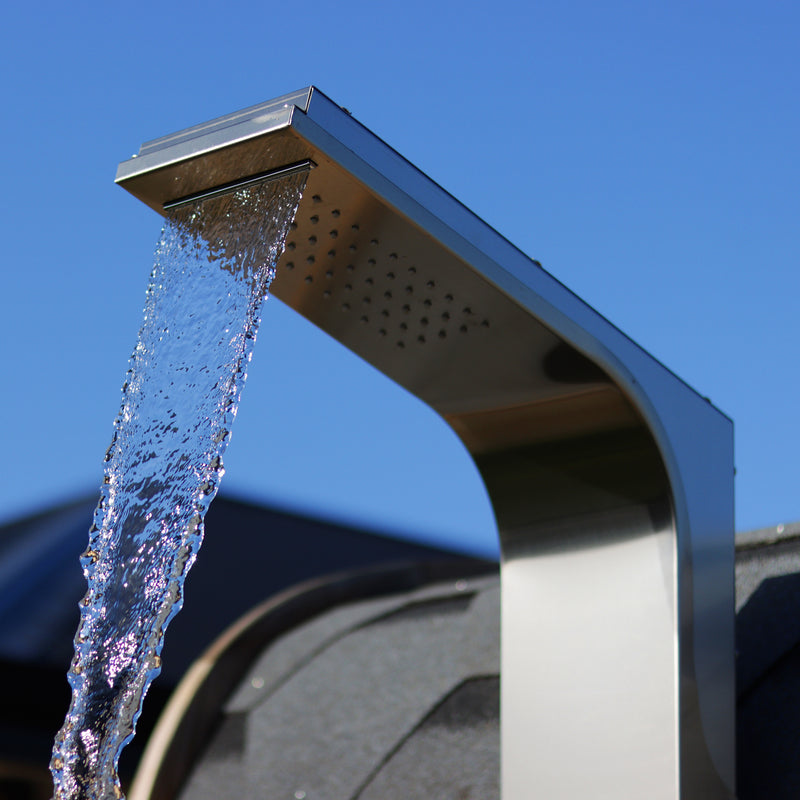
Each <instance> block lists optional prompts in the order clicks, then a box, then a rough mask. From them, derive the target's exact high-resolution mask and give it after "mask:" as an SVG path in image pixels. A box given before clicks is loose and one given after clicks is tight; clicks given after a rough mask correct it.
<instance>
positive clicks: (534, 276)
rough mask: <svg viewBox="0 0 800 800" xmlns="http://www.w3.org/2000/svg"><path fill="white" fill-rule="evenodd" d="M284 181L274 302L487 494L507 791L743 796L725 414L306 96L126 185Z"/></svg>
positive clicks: (293, 97)
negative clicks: (403, 397)
mask: <svg viewBox="0 0 800 800" xmlns="http://www.w3.org/2000/svg"><path fill="white" fill-rule="evenodd" d="M297 170H305V171H307V172H308V177H307V183H306V188H305V192H304V194H303V199H302V200H301V203H300V206H299V208H298V211H297V214H296V218H295V226H294V228H293V230H292V232H291V233H290V236H289V238H288V239H287V242H286V249H285V251H284V253H283V255H282V257H281V259H280V261H279V264H278V271H277V276H276V278H275V281H274V283H273V286H272V290H271V291H272V293H273V294H275V295H276V296H277V297H279V298H280V299H282V300H283V301H284V302H286V303H287V304H288V305H290V306H292V307H293V308H294V309H296V310H297V311H299V312H300V313H301V314H303V315H304V316H305V317H307V318H308V319H309V320H311V321H312V322H313V323H315V324H316V325H317V326H319V327H320V328H322V329H323V330H324V331H326V332H327V333H328V334H330V335H331V336H333V337H334V338H336V339H338V340H339V341H340V342H342V343H343V344H344V345H346V346H347V347H348V348H350V349H351V350H352V351H354V352H355V353H357V354H358V355H359V356H361V357H362V358H363V359H365V360H366V361H368V362H369V363H371V364H373V365H374V366H375V367H377V368H378V369H379V370H381V371H382V372H384V373H385V374H386V375H388V376H389V377H391V378H392V379H394V380H395V381H396V382H397V383H399V384H400V385H401V386H404V387H405V388H406V389H408V390H409V391H410V392H412V393H413V394H415V395H416V396H417V397H419V398H420V399H422V400H423V401H424V402H425V403H427V404H428V405H430V406H431V407H432V408H433V409H435V410H436V411H437V412H438V413H439V414H440V415H441V416H442V417H443V418H444V419H445V420H446V421H447V422H448V423H449V424H450V425H451V426H452V427H453V429H454V430H455V431H456V433H457V434H458V435H459V437H460V438H461V440H462V441H463V442H464V444H465V446H466V448H467V449H468V450H469V452H470V453H471V454H472V457H473V458H474V460H475V462H476V464H477V466H478V468H479V470H480V472H481V475H482V477H483V480H484V482H485V484H486V487H487V490H488V493H489V496H490V498H491V500H492V504H493V507H494V512H495V516H496V519H497V524H498V530H499V533H500V544H501V550H502V585H503V589H502V591H503V621H502V624H503V654H502V669H503V684H502V686H503V690H502V691H503V699H502V703H503V708H502V735H503V742H502V756H503V776H502V782H503V792H504V796H505V797H509V798H510V797H520V796H527V795H528V794H531V795H535V794H537V793H541V794H542V795H543V796H547V795H548V794H549V795H550V796H553V795H556V796H561V797H568V798H572V797H579V796H580V797H583V796H587V795H588V794H590V793H591V794H592V795H597V793H598V792H599V793H600V795H601V796H606V794H605V793H607V794H608V796H611V793H613V795H614V796H615V797H616V796H645V795H646V796H648V797H665V798H666V797H670V798H674V797H676V796H680V797H681V798H694V797H699V796H701V794H702V797H704V798H711V797H713V798H723V797H726V798H727V797H731V796H733V786H734V762H733V759H734V756H733V742H734V739H733V731H734V670H733V588H732V587H733V584H732V574H733V450H732V447H733V437H732V425H731V422H730V420H729V419H728V418H727V417H725V416H724V415H723V414H722V413H721V412H719V411H718V410H717V409H715V408H714V407H713V406H712V405H711V404H710V403H709V402H708V401H707V400H706V399H704V398H702V397H701V396H699V395H698V394H697V393H696V392H694V391H693V390H692V389H691V388H689V387H688V386H687V385H686V384H685V383H683V382H682V381H681V380H679V379H678V378H677V377H676V376H675V375H674V374H673V373H671V372H670V371H669V370H667V369H666V368H665V367H664V366H663V365H662V364H660V363H659V362H657V361H656V360H655V359H654V358H652V357H651V356H650V355H649V354H647V353H646V352H645V351H644V350H642V349H641V348H640V347H639V346H638V345H636V344H635V343H634V342H633V341H632V340H631V339H629V338H628V337H626V336H625V335H624V334H622V333H621V332H620V331H619V330H618V329H617V328H615V327H614V326H613V325H612V324H610V323H609V322H608V321H607V320H606V319H604V318H603V317H602V316H600V315H599V314H598V313H597V312H596V311H594V310H593V309H592V308H590V307H589V306H588V305H586V304H585V303H584V302H583V301H582V300H580V298H578V297H577V296H576V295H575V294H573V293H572V292H570V291H569V290H568V289H566V288H565V287H564V286H563V285H562V284H560V283H559V282H558V281H557V280H555V279H554V278H553V277H552V276H551V275H549V274H548V273H547V272H546V271H545V270H544V269H542V267H541V266H540V265H539V264H538V263H537V262H535V261H532V260H531V259H530V258H528V257H527V256H525V255H524V254H523V253H522V252H521V251H519V250H518V249H517V248H515V247H514V246H513V245H511V244H510V242H508V241H507V240H506V239H504V238H503V237H502V236H500V235H499V234H498V233H497V232H496V231H494V230H493V229H491V228H490V227H489V226H488V225H486V224H485V223H484V222H482V221H481V220H480V219H478V218H477V217H476V216H475V215H473V214H472V213H471V212H470V211H469V210H468V209H467V208H466V207H464V206H463V205H462V204H460V203H459V202H458V201H457V200H455V199H454V198H453V197H452V196H451V195H449V194H448V193H447V192H445V191H444V190H443V189H441V188H440V187H439V186H437V185H436V184H435V183H433V182H432V181H431V180H430V179H428V178H427V177H426V176H425V175H423V174H422V173H421V172H419V171H418V170H417V169H416V168H415V167H414V166H413V165H411V164H410V163H409V162H408V161H406V160H405V159H404V158H402V157H401V156H400V155H399V154H398V153H397V152H395V151H394V150H392V149H391V148H390V147H389V146H388V145H386V144H385V143H384V142H383V141H381V140H380V139H378V138H377V137H376V136H375V135H374V134H372V133H371V132H370V131H369V130H367V129H366V128H365V127H364V126H362V125H361V124H360V123H359V122H357V121H356V120H355V119H354V118H353V117H352V116H351V115H350V114H349V113H348V112H347V111H345V110H344V109H342V108H340V107H339V106H337V105H336V104H335V103H333V102H332V101H331V100H330V99H328V98H327V97H326V96H325V95H324V94H322V93H321V92H320V91H319V90H317V89H316V88H313V87H310V88H307V89H303V90H301V91H298V92H295V93H293V94H290V95H285V96H283V97H280V98H278V99H276V100H272V101H269V102H267V103H263V104H261V105H257V106H253V107H251V108H248V109H245V110H244V111H241V112H237V113H235V114H230V115H228V116H225V117H221V118H219V119H216V120H212V121H210V122H208V123H204V124H202V125H197V126H194V127H192V128H188V129H186V130H184V131H181V132H179V133H176V134H173V135H170V136H165V137H163V138H161V139H156V140H154V141H151V142H147V143H145V144H144V145H142V147H141V149H140V151H139V154H138V155H137V156H136V157H134V158H132V159H129V160H128V161H125V162H123V163H122V164H120V166H119V170H118V173H117V182H118V183H119V184H121V185H122V186H123V187H124V188H125V189H127V190H128V191H130V192H131V193H132V194H134V195H135V196H136V197H138V198H139V199H140V200H142V201H143V202H145V203H146V204H147V205H149V206H150V207H151V208H153V209H154V210H155V211H157V212H158V213H160V214H164V213H166V212H167V209H168V208H169V207H170V206H172V205H174V204H176V203H181V202H187V201H190V200H194V199H197V198H200V197H203V196H205V195H207V194H209V193H211V194H214V193H219V192H224V191H230V190H233V189H235V188H237V187H238V186H240V185H242V184H243V183H245V184H246V183H247V182H251V181H257V180H269V179H275V178H277V177H280V176H281V175H282V174H288V172H291V171H297Z"/></svg>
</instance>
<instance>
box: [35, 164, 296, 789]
mask: <svg viewBox="0 0 800 800" xmlns="http://www.w3.org/2000/svg"><path fill="white" fill-rule="evenodd" d="M304 182H305V179H304V177H302V176H294V177H290V178H284V179H282V180H281V181H278V182H273V183H268V184H261V185H257V186H254V187H250V188H247V189H243V190H240V191H239V192H237V193H235V194H229V195H223V196H221V197H217V198H214V199H209V200H206V201H204V202H200V203H196V204H193V205H191V206H186V207H183V208H180V209H177V210H176V211H175V212H173V215H172V217H171V218H170V219H169V220H168V222H167V224H166V226H165V228H164V231H163V234H162V237H161V240H160V242H159V245H158V248H157V250H156V258H155V266H154V268H153V273H152V276H151V280H150V285H149V288H148V290H147V300H146V304H145V310H144V321H143V323H142V328H141V330H140V332H139V341H138V344H137V345H136V349H135V350H134V352H133V355H132V357H131V362H130V368H129V370H128V375H127V380H126V382H125V385H124V386H123V399H122V407H121V409H120V412H119V415H118V416H117V419H116V421H115V423H114V437H113V440H112V442H111V446H110V447H109V449H108V453H107V454H106V457H105V477H104V479H103V487H102V492H101V496H100V502H99V503H98V506H97V510H96V511H95V518H94V524H93V525H92V527H91V529H90V532H89V546H88V548H87V549H86V552H85V553H84V554H83V555H82V557H81V564H82V566H83V570H84V574H85V575H86V579H87V582H88V591H87V593H86V596H85V597H84V599H83V601H82V602H81V621H80V625H79V627H78V631H77V633H76V635H75V655H74V658H73V661H72V668H71V670H70V674H69V682H70V685H71V686H72V703H71V705H70V709H69V712H68V714H67V717H66V720H65V722H64V725H63V727H62V728H61V731H60V732H59V733H58V736H57V737H56V742H55V746H54V749H53V758H52V761H51V763H50V769H51V771H52V773H53V781H54V797H55V798H56V800H78V799H79V798H86V800H88V799H89V798H91V799H92V800H107V799H108V798H119V797H121V796H122V792H121V790H120V785H119V779H118V777H117V763H118V761H119V756H120V753H121V751H122V748H123V747H124V746H125V745H126V744H127V743H128V741H130V739H131V738H133V734H134V729H135V725H136V719H137V718H138V716H139V711H140V709H141V704H142V700H143V698H144V694H145V692H146V691H147V688H148V687H149V685H150V683H151V682H152V680H153V679H154V678H155V677H156V676H157V675H158V673H159V671H160V653H161V647H162V643H163V635H164V630H165V628H166V627H167V625H168V624H169V622H170V620H171V619H172V617H174V616H175V614H176V613H177V612H178V611H179V610H180V607H181V605H182V603H183V598H182V591H183V582H184V579H185V576H186V573H187V572H188V570H189V568H190V567H191V565H192V563H193V562H194V559H195V557H196V555H197V551H198V549H199V547H200V544H201V542H202V538H203V517H204V515H205V512H206V510H207V509H208V506H209V505H210V503H211V501H212V500H213V498H214V496H215V494H216V492H217V487H218V484H219V481H220V478H221V477H222V475H223V472H224V470H223V468H222V454H223V452H224V450H225V448H226V446H227V444H228V440H229V438H230V430H231V425H232V423H233V420H234V417H235V416H236V410H237V407H238V404H239V399H240V396H241V391H242V386H243V384H244V381H245V378H246V368H247V363H248V362H249V360H250V356H251V353H252V348H253V344H254V341H255V336H256V331H257V329H258V324H259V321H260V315H261V307H262V304H263V301H264V299H265V298H266V294H267V290H268V288H269V285H270V282H271V280H272V278H273V276H274V274H275V264H276V262H277V259H278V257H279V256H280V254H281V252H282V250H283V244H284V240H285V237H286V234H287V232H288V229H289V225H290V223H291V221H292V219H293V218H294V214H295V211H296V210H297V205H298V203H299V201H300V195H301V193H302V190H303V186H304Z"/></svg>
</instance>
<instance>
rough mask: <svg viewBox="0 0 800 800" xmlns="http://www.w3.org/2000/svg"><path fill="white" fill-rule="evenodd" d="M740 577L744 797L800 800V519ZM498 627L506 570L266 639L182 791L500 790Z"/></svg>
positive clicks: (196, 799) (186, 798)
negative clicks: (502, 578)
mask: <svg viewBox="0 0 800 800" xmlns="http://www.w3.org/2000/svg"><path fill="white" fill-rule="evenodd" d="M736 587H737V604H736V609H737V637H738V653H737V665H738V674H739V684H738V696H739V699H738V729H739V730H738V738H739V748H738V773H739V774H738V781H739V789H738V796H739V798H740V800H752V799H754V798H769V800H781V799H782V798H796V797H798V796H800V764H798V759H797V757H796V754H797V753H798V752H800V524H799V525H791V526H779V527H775V528H768V529H763V530H760V531H753V532H750V533H746V534H743V535H741V536H738V537H737V559H736ZM498 632H499V586H498V579H497V577H496V576H495V577H483V578H477V579H474V578H473V579H470V580H469V581H468V582H466V583H465V582H455V581H452V580H451V581H448V582H446V583H439V584H435V585H433V586H428V587H426V588H424V589H417V590H414V591H412V592H406V593H403V594H398V595H392V596H389V597H380V598H377V599H364V600H359V601H358V602H353V603H350V604H346V605H344V606H338V607H335V608H333V609H331V610H330V611H329V612H328V613H325V614H323V615H321V616H317V617H315V618H314V619H312V620H311V621H309V622H307V623H306V624H303V625H300V626H298V627H296V628H294V629H292V630H291V631H289V632H287V633H285V634H284V635H282V636H279V637H277V638H275V639H273V640H271V641H270V642H269V643H268V644H267V645H266V646H265V647H264V648H263V649H262V652H261V654H260V655H259V656H258V657H257V658H256V659H255V660H254V661H253V663H252V665H251V666H250V668H249V670H248V671H247V674H246V675H245V676H244V677H243V679H242V680H241V681H240V682H239V684H238V686H237V688H236V689H235V691H234V692H233V694H232V695H231V697H230V699H229V700H228V701H227V702H226V703H225V704H224V705H223V706H222V717H221V720H222V721H221V722H220V723H219V727H218V728H217V731H216V734H214V735H213V736H211V737H210V739H209V744H208V746H207V749H206V750H205V751H204V753H203V754H202V755H200V756H199V757H198V758H197V759H196V761H195V764H194V768H193V769H192V771H191V774H190V776H189V778H188V780H187V781H186V783H185V784H184V787H183V790H182V791H181V793H180V794H179V797H180V798H181V800H206V798H208V800H211V799H212V798H214V799H215V798H216V797H217V796H218V795H219V794H220V792H221V791H222V789H223V787H227V790H228V791H231V792H232V793H233V794H235V795H236V796H237V797H242V798H249V797H288V798H291V797H297V798H303V797H306V798H309V800H310V799H311V798H315V797H331V798H342V799H343V800H345V799H346V800H377V798H382V800H394V798H401V797H402V798H405V799H406V800H414V798H420V800H421V799H422V798H425V800H428V798H430V797H436V798H492V797H499V788H498V786H499V726H498V721H499V663H498V647H499V642H498ZM167 796H170V795H166V794H165V795H160V794H158V793H156V794H155V795H154V797H156V798H159V800H164V798H166V797H167ZM132 800H141V798H139V797H136V798H132Z"/></svg>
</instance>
